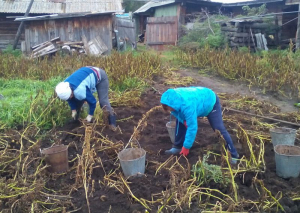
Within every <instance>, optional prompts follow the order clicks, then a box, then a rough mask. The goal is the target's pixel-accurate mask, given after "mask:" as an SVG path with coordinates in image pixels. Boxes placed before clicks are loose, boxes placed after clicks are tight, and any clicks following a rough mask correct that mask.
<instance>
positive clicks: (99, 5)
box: [0, 0, 123, 14]
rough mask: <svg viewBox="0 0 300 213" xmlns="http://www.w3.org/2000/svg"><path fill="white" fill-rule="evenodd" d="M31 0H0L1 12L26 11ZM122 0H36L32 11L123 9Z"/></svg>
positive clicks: (73, 11)
mask: <svg viewBox="0 0 300 213" xmlns="http://www.w3.org/2000/svg"><path fill="white" fill-rule="evenodd" d="M29 2H30V0H0V13H25V11H26V9H27V6H28V4H29ZM122 10H123V9H122V0H35V1H34V2H33V5H32V7H31V10H30V13H31V14H34V13H38V14H51V13H80V12H105V11H122Z"/></svg>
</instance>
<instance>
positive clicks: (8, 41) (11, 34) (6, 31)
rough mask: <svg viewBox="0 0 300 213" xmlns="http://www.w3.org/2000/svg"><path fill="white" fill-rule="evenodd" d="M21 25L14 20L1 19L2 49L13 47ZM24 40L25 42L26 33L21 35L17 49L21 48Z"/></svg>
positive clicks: (0, 44)
mask: <svg viewBox="0 0 300 213" xmlns="http://www.w3.org/2000/svg"><path fill="white" fill-rule="evenodd" d="M19 25H20V22H14V19H8V18H6V17H0V49H5V48H6V47H7V46H8V45H13V43H14V39H15V37H16V34H17V31H18V27H19ZM22 40H24V33H23V34H21V38H20V40H19V44H18V46H17V48H20V47H21V41H22Z"/></svg>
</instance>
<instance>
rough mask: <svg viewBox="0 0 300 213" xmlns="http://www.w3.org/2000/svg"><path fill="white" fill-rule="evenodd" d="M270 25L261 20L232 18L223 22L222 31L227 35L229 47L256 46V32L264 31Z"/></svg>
mask: <svg viewBox="0 0 300 213" xmlns="http://www.w3.org/2000/svg"><path fill="white" fill-rule="evenodd" d="M267 27H268V25H267V24H265V23H263V22H262V21H261V20H231V21H230V22H226V23H222V24H221V31H222V33H223V34H224V35H225V37H226V39H227V41H228V44H229V47H232V48H233V47H243V46H245V47H250V48H253V49H254V48H255V46H256V45H255V44H256V40H255V34H257V33H262V34H263V33H264V31H265V29H266V28H267Z"/></svg>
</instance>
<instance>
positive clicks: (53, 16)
mask: <svg viewBox="0 0 300 213" xmlns="http://www.w3.org/2000/svg"><path fill="white" fill-rule="evenodd" d="M113 13H114V11H106V12H96V13H63V14H52V15H44V16H33V17H26V18H16V19H15V21H38V20H47V19H63V18H73V17H87V16H96V15H106V14H113Z"/></svg>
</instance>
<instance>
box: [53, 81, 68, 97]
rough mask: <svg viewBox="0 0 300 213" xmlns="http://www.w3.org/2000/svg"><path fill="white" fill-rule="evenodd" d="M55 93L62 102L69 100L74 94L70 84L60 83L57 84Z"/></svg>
mask: <svg viewBox="0 0 300 213" xmlns="http://www.w3.org/2000/svg"><path fill="white" fill-rule="evenodd" d="M55 92H56V94H57V96H58V97H59V98H60V99H61V100H64V101H66V100H68V99H69V98H70V96H71V93H72V90H71V87H70V84H69V82H60V83H59V84H57V86H56V87H55Z"/></svg>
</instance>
